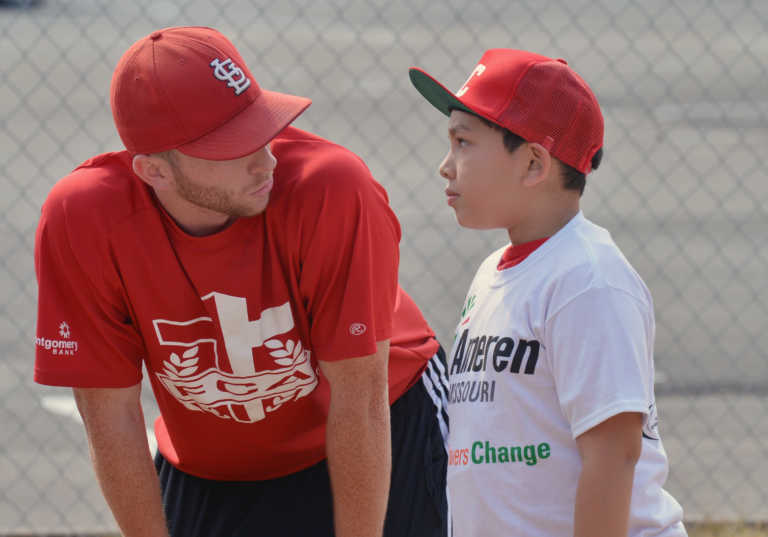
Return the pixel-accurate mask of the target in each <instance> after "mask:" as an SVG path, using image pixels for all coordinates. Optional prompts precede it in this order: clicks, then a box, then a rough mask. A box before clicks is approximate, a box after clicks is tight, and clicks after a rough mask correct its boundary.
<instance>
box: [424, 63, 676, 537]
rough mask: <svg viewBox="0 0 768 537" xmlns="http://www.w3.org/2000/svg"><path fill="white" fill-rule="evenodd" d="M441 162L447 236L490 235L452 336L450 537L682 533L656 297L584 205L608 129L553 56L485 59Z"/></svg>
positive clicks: (446, 96) (437, 95)
mask: <svg viewBox="0 0 768 537" xmlns="http://www.w3.org/2000/svg"><path fill="white" fill-rule="evenodd" d="M410 77H411V81H412V82H413V84H414V86H415V87H416V88H417V89H418V90H419V92H420V93H421V94H422V95H423V96H424V97H426V99H427V100H428V101H429V102H430V103H431V104H432V105H434V106H435V107H436V108H437V109H438V110H440V111H441V112H443V113H444V114H446V115H447V116H449V120H448V139H449V149H448V152H447V154H446V156H445V158H444V159H443V161H442V163H441V164H440V167H439V173H440V175H441V176H442V177H443V178H444V179H445V180H446V181H447V188H446V190H445V194H446V196H447V200H446V201H447V203H448V205H450V206H451V207H452V208H453V210H454V211H455V213H456V219H457V220H458V222H459V224H460V225H461V226H464V227H468V228H472V229H494V228H501V229H505V230H506V231H507V234H508V236H509V240H510V244H509V245H508V246H505V247H502V248H500V249H498V250H497V251H495V252H493V253H492V254H490V255H489V256H488V258H487V259H486V260H485V261H484V262H483V263H482V265H481V266H480V268H479V269H478V271H477V274H476V276H475V279H474V281H473V282H472V284H471V286H470V289H469V292H468V293H467V300H466V303H465V306H464V309H463V310H462V313H461V319H460V321H459V324H458V326H457V328H456V338H455V339H454V345H453V349H452V351H451V354H450V357H449V360H448V364H449V375H450V379H451V388H450V397H449V405H448V408H449V412H448V414H449V417H450V420H451V435H450V441H449V449H450V451H449V470H448V485H449V492H450V497H451V502H452V503H451V505H452V512H453V515H454V528H455V531H456V536H457V537H473V536H477V537H485V536H488V535H515V536H518V537H627V536H630V537H641V536H650V535H654V536H658V537H684V536H685V534H686V533H685V528H684V527H683V524H682V509H681V508H680V505H679V504H678V503H677V502H676V501H675V499H674V498H672V496H670V495H669V494H668V493H667V492H666V491H665V490H664V489H663V488H662V487H663V484H664V481H665V479H666V476H667V472H668V464H667V457H666V453H665V452H664V447H663V445H662V442H661V438H660V436H659V430H658V426H657V421H658V420H657V413H656V403H655V397H654V392H653V373H654V365H653V339H654V330H655V329H654V326H655V325H654V316H653V301H652V299H651V295H650V292H649V291H648V288H647V287H646V286H645V284H644V283H643V281H642V279H641V278H640V276H639V275H638V274H637V272H636V271H635V270H634V269H633V268H632V267H631V266H630V264H629V263H628V262H627V260H626V258H625V257H624V256H623V254H622V253H621V251H620V250H619V248H618V247H617V246H616V244H615V243H614V242H613V240H612V239H611V236H610V234H609V233H608V232H607V231H606V230H604V229H602V228H600V227H598V226H596V225H595V224H593V223H592V222H590V221H589V220H587V219H586V218H585V217H584V215H583V214H582V212H581V209H580V204H579V200H580V198H581V195H582V192H583V190H584V185H585V181H586V176H587V174H588V173H589V172H591V171H592V170H594V169H596V168H597V167H598V165H599V164H600V160H601V157H602V153H603V150H602V147H603V116H602V113H601V111H600V106H599V104H598V102H597V99H596V98H595V95H594V94H593V93H592V90H591V89H590V88H589V86H588V85H587V84H586V82H584V80H583V79H582V78H581V77H580V76H579V75H578V74H576V72H575V71H573V70H572V69H571V68H570V67H569V66H568V65H567V63H566V62H565V61H564V60H555V59H552V58H548V57H546V56H542V55H540V54H535V53H532V52H528V51H523V50H511V49H492V50H488V51H486V52H485V54H483V56H482V58H481V59H480V61H479V62H478V64H477V65H476V66H475V68H474V69H473V71H472V73H471V74H470V76H469V78H468V79H467V81H466V82H465V84H464V85H463V86H462V87H461V88H460V89H459V90H458V91H457V92H456V93H455V94H454V93H453V92H451V91H449V90H447V89H446V88H445V87H444V86H443V85H441V84H440V83H439V82H437V81H436V80H435V79H433V78H432V77H431V76H429V75H428V74H427V73H425V72H424V71H422V70H420V69H417V68H413V69H411V71H410Z"/></svg>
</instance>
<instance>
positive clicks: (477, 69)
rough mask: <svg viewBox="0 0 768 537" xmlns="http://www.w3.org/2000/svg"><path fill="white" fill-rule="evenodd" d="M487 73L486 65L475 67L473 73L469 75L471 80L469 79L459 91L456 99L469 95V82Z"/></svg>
mask: <svg viewBox="0 0 768 537" xmlns="http://www.w3.org/2000/svg"><path fill="white" fill-rule="evenodd" d="M484 72H485V65H483V64H482V63H478V64H477V67H475V68H474V69H473V70H472V72H471V73H470V74H469V78H467V81H466V82H464V85H463V86H462V87H461V89H460V90H459V91H457V92H456V97H461V96H462V95H464V94H465V93H467V90H468V89H469V81H470V80H472V77H473V76H480V75H482V74H483V73H484Z"/></svg>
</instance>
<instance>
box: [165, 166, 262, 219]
mask: <svg viewBox="0 0 768 537" xmlns="http://www.w3.org/2000/svg"><path fill="white" fill-rule="evenodd" d="M175 172H176V173H175V177H176V192H177V193H178V194H179V196H180V197H181V198H183V199H184V200H186V201H188V202H189V203H191V204H193V205H195V206H197V207H200V208H202V209H208V210H210V211H215V212H217V213H221V214H226V215H228V216H231V217H234V218H241V217H247V216H255V215H257V214H259V213H262V212H263V211H264V209H265V208H266V205H267V201H268V200H269V198H267V200H266V201H264V202H263V203H260V204H259V205H248V204H247V203H238V202H237V200H236V199H235V198H234V197H233V196H232V194H231V193H229V192H227V191H226V190H224V189H223V188H220V187H216V186H200V185H198V184H196V183H195V182H194V181H192V180H191V179H189V177H187V176H186V175H184V174H183V173H182V172H181V171H180V170H178V169H177V170H175Z"/></svg>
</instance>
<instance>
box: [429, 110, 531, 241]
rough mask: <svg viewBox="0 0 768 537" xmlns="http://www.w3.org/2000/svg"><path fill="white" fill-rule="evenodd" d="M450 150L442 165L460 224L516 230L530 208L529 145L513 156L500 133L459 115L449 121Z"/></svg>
mask: <svg viewBox="0 0 768 537" xmlns="http://www.w3.org/2000/svg"><path fill="white" fill-rule="evenodd" d="M448 135H449V140H450V147H449V150H448V154H447V155H446V156H445V158H444V159H443V162H442V163H441V164H440V168H439V171H440V175H442V176H443V177H444V178H445V179H446V180H447V181H448V188H446V190H445V193H446V196H447V197H448V199H447V202H448V205H450V206H451V207H453V210H454V211H455V212H456V219H457V220H458V222H459V224H460V225H462V226H464V227H468V228H474V229H494V228H506V229H510V228H511V227H513V226H515V225H516V224H517V223H518V221H519V219H520V218H521V215H522V214H523V212H524V211H523V210H524V207H525V201H526V200H525V197H526V195H527V193H526V189H525V188H523V186H522V184H521V182H522V177H523V176H524V174H525V171H526V169H527V167H528V158H527V157H528V155H527V153H526V150H527V147H526V145H527V144H523V145H522V146H520V147H518V148H517V149H516V150H515V151H514V152H513V153H510V152H509V150H507V148H506V147H504V141H503V140H504V138H503V135H502V133H501V132H500V131H498V130H496V129H493V128H491V127H489V126H488V125H486V124H485V123H483V121H481V120H480V119H479V118H477V117H476V116H473V115H472V114H468V113H466V112H462V111H460V110H454V111H453V112H451V117H450V119H449V121H448Z"/></svg>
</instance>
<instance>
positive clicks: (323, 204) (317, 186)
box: [292, 153, 400, 360]
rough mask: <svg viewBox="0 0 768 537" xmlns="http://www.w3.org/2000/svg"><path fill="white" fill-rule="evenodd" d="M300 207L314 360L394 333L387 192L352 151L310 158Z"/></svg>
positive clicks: (392, 227) (368, 349) (393, 248)
mask: <svg viewBox="0 0 768 537" xmlns="http://www.w3.org/2000/svg"><path fill="white" fill-rule="evenodd" d="M307 173H308V174H310V175H309V177H308V178H307V181H306V182H305V185H306V186H305V187H303V188H302V190H301V194H300V196H299V197H298V199H297V198H293V197H292V203H296V204H299V206H300V207H301V218H300V219H299V222H300V229H299V230H298V231H299V234H300V236H299V237H298V238H297V240H299V241H300V245H301V246H300V263H301V279H300V290H301V294H302V297H303V299H304V301H305V304H306V307H307V311H308V314H309V317H310V323H311V327H310V337H311V341H312V348H313V351H314V352H315V355H316V357H317V358H318V359H319V360H339V359H345V358H352V357H357V356H366V355H369V354H373V353H374V352H375V351H376V342H377V341H382V340H386V339H389V338H390V337H391V335H392V317H393V311H394V306H395V300H396V297H397V292H398V280H397V276H398V265H399V241H400V225H399V223H398V221H397V218H396V217H395V215H394V213H393V212H392V210H391V208H390V207H389V203H388V199H387V195H386V192H385V191H384V189H383V188H382V187H381V185H379V184H378V183H377V182H376V181H375V180H374V179H373V177H372V176H371V174H370V172H369V171H368V168H367V167H366V166H365V164H363V162H362V161H361V160H360V159H359V158H357V157H356V156H354V155H353V154H351V153H341V154H336V155H334V158H332V159H328V158H323V159H316V160H315V162H314V163H313V168H311V169H310V170H307Z"/></svg>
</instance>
